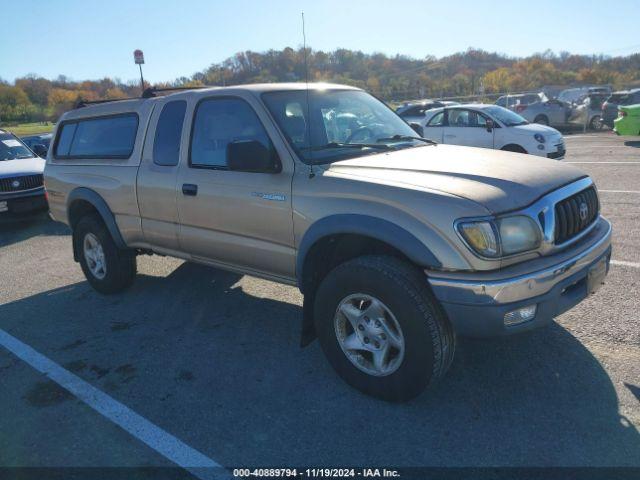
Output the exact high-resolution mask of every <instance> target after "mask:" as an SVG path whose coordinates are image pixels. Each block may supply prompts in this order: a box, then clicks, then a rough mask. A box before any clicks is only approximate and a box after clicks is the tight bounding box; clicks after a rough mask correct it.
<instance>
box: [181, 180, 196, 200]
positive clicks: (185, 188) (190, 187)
mask: <svg viewBox="0 0 640 480" xmlns="http://www.w3.org/2000/svg"><path fill="white" fill-rule="evenodd" d="M182 194H183V195H189V196H191V197H195V196H196V195H197V194H198V185H194V184H193V183H183V184H182Z"/></svg>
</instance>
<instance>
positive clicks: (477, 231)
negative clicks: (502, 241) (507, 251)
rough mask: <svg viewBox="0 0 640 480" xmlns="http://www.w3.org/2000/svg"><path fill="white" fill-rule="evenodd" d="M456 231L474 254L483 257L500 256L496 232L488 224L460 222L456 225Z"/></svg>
mask: <svg viewBox="0 0 640 480" xmlns="http://www.w3.org/2000/svg"><path fill="white" fill-rule="evenodd" d="M458 231H459V232H460V234H461V235H462V238H464V239H465V241H466V242H467V244H468V245H469V246H470V247H471V248H472V249H473V250H475V252H476V253H478V254H480V255H482V256H484V257H497V256H498V255H499V254H500V250H499V248H498V239H497V236H496V232H495V230H494V228H493V225H492V224H491V223H490V222H488V221H484V220H481V221H472V222H462V223H459V224H458Z"/></svg>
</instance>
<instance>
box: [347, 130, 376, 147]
mask: <svg viewBox="0 0 640 480" xmlns="http://www.w3.org/2000/svg"><path fill="white" fill-rule="evenodd" d="M363 132H369V134H368V135H367V138H371V137H373V130H371V128H369V127H366V126H365V127H359V128H356V129H355V130H354V131H353V132H352V133H351V135H349V137H348V138H347V139H346V140H345V141H344V143H351V141H352V140H353V139H354V137H356V136H357V135H360V134H361V133H363Z"/></svg>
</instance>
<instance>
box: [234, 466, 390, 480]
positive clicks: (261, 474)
mask: <svg viewBox="0 0 640 480" xmlns="http://www.w3.org/2000/svg"><path fill="white" fill-rule="evenodd" d="M233 476H234V477H235V478H244V477H258V478H265V477H274V478H277V477H285V478H286V477H289V478H295V477H307V478H358V477H360V478H398V477H400V473H398V471H397V470H393V469H387V468H305V469H297V468H254V469H251V468H235V469H233Z"/></svg>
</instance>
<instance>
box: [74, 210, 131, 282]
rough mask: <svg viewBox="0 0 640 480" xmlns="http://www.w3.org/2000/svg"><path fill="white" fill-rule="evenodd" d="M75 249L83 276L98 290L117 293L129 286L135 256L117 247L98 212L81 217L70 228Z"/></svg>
mask: <svg viewBox="0 0 640 480" xmlns="http://www.w3.org/2000/svg"><path fill="white" fill-rule="evenodd" d="M73 242H74V248H75V251H76V252H78V253H79V257H80V258H79V259H80V266H81V267H82V271H83V272H84V275H85V277H86V278H87V280H88V281H89V283H90V284H91V286H92V287H93V288H95V289H96V290H97V291H99V292H100V293H106V294H109V293H117V292H120V291H122V290H125V289H126V288H128V287H129V286H130V285H131V284H132V283H133V280H134V278H135V275H136V256H135V253H133V252H131V251H129V250H122V249H119V248H118V246H117V245H116V243H115V242H114V241H113V238H112V237H111V234H110V233H109V230H108V229H107V227H106V226H105V225H104V223H103V222H102V220H101V219H100V218H99V217H98V216H97V215H87V216H85V217H82V218H81V219H80V221H79V222H78V224H77V225H76V226H75V228H74V229H73Z"/></svg>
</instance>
